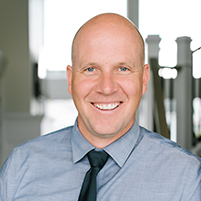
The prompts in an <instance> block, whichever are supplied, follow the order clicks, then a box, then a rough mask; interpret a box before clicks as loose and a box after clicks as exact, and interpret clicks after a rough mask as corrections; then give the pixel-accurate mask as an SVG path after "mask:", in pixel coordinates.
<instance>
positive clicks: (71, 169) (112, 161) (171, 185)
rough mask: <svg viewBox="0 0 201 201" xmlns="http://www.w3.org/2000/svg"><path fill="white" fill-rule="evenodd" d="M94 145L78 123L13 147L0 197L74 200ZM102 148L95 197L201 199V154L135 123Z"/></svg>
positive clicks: (104, 200) (113, 200)
mask: <svg viewBox="0 0 201 201" xmlns="http://www.w3.org/2000/svg"><path fill="white" fill-rule="evenodd" d="M93 148H94V147H93V146H92V145H91V144H90V143H89V142H88V141H87V140H86V139H85V138H84V137H83V136H82V134H81V133H80V132H79V130H78V127H77V124H75V126H74V127H68V128H65V129H63V130H60V131H57V132H54V133H51V134H48V135H45V136H42V137H39V138H36V139H34V140H31V141H29V142H27V143H25V144H23V145H21V146H19V147H17V148H16V149H14V151H13V152H12V153H11V155H10V156H9V158H8V159H7V161H6V162H5V164H4V166H3V167H2V169H1V171H0V200H1V201H33V200H34V201H64V200H67V201H76V200H77V199H78V196H79V192H80V189H81V185H82V182H83V179H84V176H85V173H86V172H87V170H88V169H89V168H90V165H89V162H88V159H87V157H86V156H85V154H86V153H87V152H88V151H89V150H91V149H93ZM104 150H105V151H106V152H107V153H108V154H109V155H110V157H109V159H108V161H107V163H106V164H105V166H104V167H103V168H102V169H101V171H100V172H99V174H98V178H97V200H98V201H145V200H146V201H179V200H182V201H190V200H192V201H198V200H201V168H200V167H201V161H200V159H199V158H198V157H195V156H194V155H192V154H191V153H190V152H188V151H186V150H183V149H181V148H180V147H179V146H178V145H177V144H176V143H174V142H171V141H169V140H167V139H165V138H163V137H161V136H160V135H158V134H156V133H153V132H149V131H147V130H145V129H144V128H141V127H139V126H138V124H137V123H136V122H135V123H134V125H133V127H132V128H131V129H130V130H129V131H128V132H127V133H126V134H125V135H124V136H123V137H121V138H120V139H118V140H117V141H116V142H114V143H112V144H110V145H109V146H107V147H105V148H104Z"/></svg>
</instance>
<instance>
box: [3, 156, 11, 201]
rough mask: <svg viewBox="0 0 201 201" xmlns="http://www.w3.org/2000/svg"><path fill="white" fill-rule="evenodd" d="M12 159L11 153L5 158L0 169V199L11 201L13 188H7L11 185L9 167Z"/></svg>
mask: <svg viewBox="0 0 201 201" xmlns="http://www.w3.org/2000/svg"><path fill="white" fill-rule="evenodd" d="M11 159H12V153H11V154H10V156H9V157H8V158H7V160H6V161H5V163H4V164H3V166H2V168H1V170H0V201H4V200H6V201H11V200H12V196H13V190H12V189H11V188H9V186H12V185H10V184H9V181H8V180H9V167H10V163H11Z"/></svg>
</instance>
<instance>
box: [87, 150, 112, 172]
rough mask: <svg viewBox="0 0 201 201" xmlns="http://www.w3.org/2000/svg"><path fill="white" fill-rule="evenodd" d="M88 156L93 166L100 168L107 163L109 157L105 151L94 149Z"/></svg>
mask: <svg viewBox="0 0 201 201" xmlns="http://www.w3.org/2000/svg"><path fill="white" fill-rule="evenodd" d="M87 156H88V159H89V162H90V164H91V167H98V168H99V170H100V169H101V168H102V167H103V166H104V165H105V163H106V161H107V159H108V154H107V153H106V152H105V151H95V150H94V149H93V150H92V151H90V152H89V153H88V154H87Z"/></svg>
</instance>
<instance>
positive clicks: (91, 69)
mask: <svg viewBox="0 0 201 201" xmlns="http://www.w3.org/2000/svg"><path fill="white" fill-rule="evenodd" d="M86 70H87V71H88V72H93V71H94V70H95V68H93V67H90V68H87V69H86Z"/></svg>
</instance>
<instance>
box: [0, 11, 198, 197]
mask: <svg viewBox="0 0 201 201" xmlns="http://www.w3.org/2000/svg"><path fill="white" fill-rule="evenodd" d="M67 77H68V91H69V93H70V94H71V95H72V97H73V100H74V103H75V105H76V108H77V110H78V118H77V120H76V123H75V125H74V126H73V127H68V128H65V129H62V130H60V131H56V132H54V133H51V134H49V135H45V136H42V137H39V138H36V139H34V140H31V141H30V142H27V143H25V144H23V145H21V146H19V147H17V148H16V149H15V150H14V151H13V152H12V153H11V155H10V156H9V158H8V159H7V161H6V163H5V164H4V166H3V168H2V170H1V172H0V198H1V200H9V201H10V200H29V201H31V200H37V201H40V200H42V201H45V200H48V201H51V200H54V201H55V200H68V201H71V200H72V201H75V200H78V198H79V199H80V194H81V193H80V191H82V190H81V189H82V188H83V186H82V185H84V183H85V180H84V178H85V173H86V172H87V171H88V170H89V169H90V163H91V161H90V163H89V160H90V159H89V160H88V157H87V153H88V152H90V151H91V150H94V149H95V150H96V151H99V152H101V153H103V152H106V153H107V154H108V159H107V161H106V162H105V165H104V166H103V167H102V169H101V170H100V171H99V173H98V175H97V181H96V185H97V187H96V191H97V194H96V197H97V200H100V201H118V200H119V201H131V200H135V201H143V200H156V201H159V200H160V201H161V200H163V201H170V200H171V201H172V200H175V201H177V200H186V201H187V200H188V201H189V200H193V201H198V200H201V168H200V167H201V163H200V159H199V158H198V157H196V156H194V155H193V154H191V153H190V152H188V151H186V150H183V149H182V148H180V147H179V146H178V145H177V144H176V143H173V142H171V141H170V140H167V139H165V138H163V137H162V136H160V135H159V134H156V133H153V132H150V131H147V130H146V129H144V128H141V127H139V126H138V124H137V122H136V121H135V114H136V110H137V108H138V105H139V103H140V100H141V97H142V95H143V94H144V93H145V92H146V89H147V83H148V80H149V66H148V65H144V43H143V39H142V37H141V35H140V33H139V32H138V30H137V29H136V28H135V26H134V25H133V24H132V23H131V22H130V21H129V20H127V19H125V18H124V17H122V16H119V15H117V14H101V15H98V16H96V17H94V18H92V19H91V20H89V21H88V22H87V23H85V24H84V25H83V26H82V27H81V29H80V30H79V31H78V32H77V34H76V36H75V38H74V41H73V46H72V66H68V67H67ZM83 180H84V182H83Z"/></svg>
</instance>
